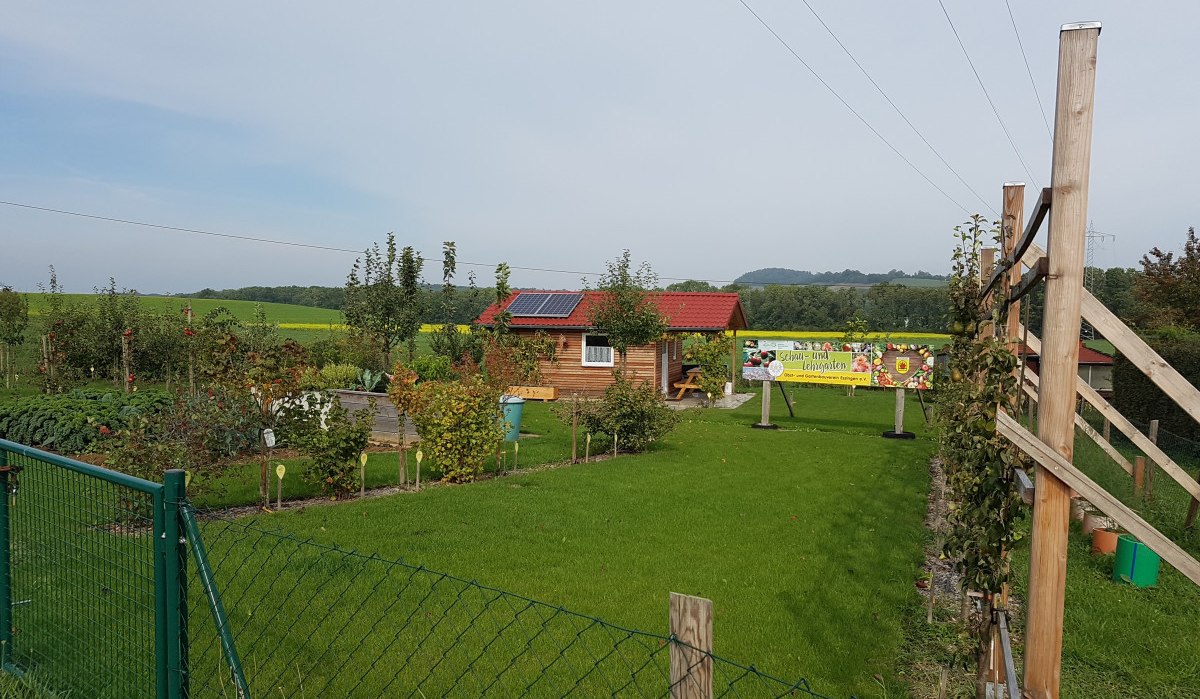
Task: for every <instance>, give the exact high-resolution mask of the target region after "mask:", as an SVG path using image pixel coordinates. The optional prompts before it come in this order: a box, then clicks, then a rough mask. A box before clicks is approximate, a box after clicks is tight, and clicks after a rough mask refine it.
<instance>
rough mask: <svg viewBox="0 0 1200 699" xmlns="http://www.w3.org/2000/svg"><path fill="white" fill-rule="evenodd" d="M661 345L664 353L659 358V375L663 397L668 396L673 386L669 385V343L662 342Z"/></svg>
mask: <svg viewBox="0 0 1200 699" xmlns="http://www.w3.org/2000/svg"><path fill="white" fill-rule="evenodd" d="M659 344H660V345H662V353H661V354H660V355H659V358H658V366H659V375H660V376H661V383H662V392H663V395H666V394H668V393H670V392H671V386H670V384H668V383H667V363H668V360H669V359H670V358H669V357H668V355H667V343H666V342H662V343H659Z"/></svg>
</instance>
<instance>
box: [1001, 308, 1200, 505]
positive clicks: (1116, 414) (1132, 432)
mask: <svg viewBox="0 0 1200 699" xmlns="http://www.w3.org/2000/svg"><path fill="white" fill-rule="evenodd" d="M1085 293H1086V292H1085ZM1022 327H1023V326H1022ZM1027 341H1028V343H1029V349H1030V350H1032V351H1034V352H1036V353H1037V354H1038V355H1039V356H1040V355H1041V353H1042V343H1041V341H1040V340H1038V337H1037V335H1033V334H1029V335H1028V337H1027ZM1026 378H1028V375H1027V376H1026ZM1075 390H1076V391H1077V392H1078V393H1079V395H1081V396H1083V399H1084V400H1086V401H1087V402H1088V403H1090V404H1091V406H1092V407H1093V408H1095V409H1096V410H1098V411H1099V412H1100V414H1101V415H1103V416H1104V417H1106V418H1108V420H1109V421H1110V422H1111V423H1112V425H1113V426H1114V427H1116V428H1117V430H1118V431H1119V432H1120V433H1121V434H1123V435H1125V436H1126V437H1127V438H1128V439H1129V441H1131V442H1133V445H1134V446H1135V447H1137V448H1138V450H1139V451H1141V452H1142V453H1143V454H1145V455H1146V456H1147V457H1149V458H1150V460H1151V461H1153V462H1154V463H1155V465H1157V466H1158V467H1159V468H1160V469H1162V470H1163V472H1164V473H1166V474H1167V475H1168V476H1170V477H1171V478H1172V479H1173V480H1174V481H1175V482H1176V483H1178V484H1179V485H1180V487H1182V488H1183V489H1184V490H1186V491H1188V492H1189V493H1191V494H1192V497H1194V498H1200V483H1197V482H1196V480H1194V479H1193V478H1192V477H1191V476H1189V475H1188V473H1187V471H1184V470H1183V468H1182V467H1181V466H1180V465H1179V464H1177V463H1175V462H1174V461H1173V460H1172V459H1171V457H1169V456H1167V455H1166V453H1165V452H1163V450H1162V449H1159V448H1158V445H1156V444H1155V443H1154V442H1151V441H1150V439H1149V438H1148V437H1146V435H1144V434H1142V432H1141V430H1139V429H1138V428H1137V427H1134V425H1133V423H1132V422H1130V421H1129V420H1127V419H1126V418H1125V416H1124V415H1122V414H1121V411H1119V410H1117V409H1116V408H1114V407H1113V406H1112V404H1111V403H1109V402H1108V401H1107V400H1105V399H1104V396H1102V395H1100V393H1099V392H1097V391H1096V389H1094V388H1092V387H1091V386H1089V385H1088V383H1087V381H1084V380H1083V377H1080V376H1077V377H1076V381H1075Z"/></svg>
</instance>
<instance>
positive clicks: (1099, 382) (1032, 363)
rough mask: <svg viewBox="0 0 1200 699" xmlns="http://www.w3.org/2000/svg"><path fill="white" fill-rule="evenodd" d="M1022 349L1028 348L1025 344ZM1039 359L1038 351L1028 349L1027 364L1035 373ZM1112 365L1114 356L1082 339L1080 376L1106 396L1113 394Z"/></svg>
mask: <svg viewBox="0 0 1200 699" xmlns="http://www.w3.org/2000/svg"><path fill="white" fill-rule="evenodd" d="M1021 349H1022V350H1026V348H1025V347H1024V346H1022V347H1021ZM1018 356H1019V355H1018ZM1038 359H1039V358H1038V354H1037V352H1034V351H1032V350H1026V353H1025V364H1026V366H1028V367H1029V369H1030V370H1031V371H1033V372H1034V373H1035V374H1036V373H1038V367H1039V364H1040V362H1039V361H1038ZM1112 367H1113V358H1112V357H1110V356H1108V355H1107V354H1104V353H1103V352H1098V351H1096V350H1094V349H1092V348H1091V347H1088V346H1087V345H1085V344H1083V341H1082V340H1081V341H1080V342H1079V376H1080V377H1081V378H1082V379H1083V380H1084V381H1087V382H1088V385H1089V386H1091V387H1092V388H1094V389H1096V390H1097V391H1098V392H1099V393H1101V394H1103V395H1105V396H1110V395H1112Z"/></svg>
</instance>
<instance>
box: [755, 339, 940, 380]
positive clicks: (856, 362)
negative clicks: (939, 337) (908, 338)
mask: <svg viewBox="0 0 1200 699" xmlns="http://www.w3.org/2000/svg"><path fill="white" fill-rule="evenodd" d="M742 378H744V379H747V380H750V381H797V382H801V383H819V384H835V385H841V386H879V387H885V388H914V389H918V390H924V389H927V388H932V387H933V350H931V349H930V348H929V346H928V345H911V344H906V343H902V344H894V343H890V342H888V343H883V342H878V343H875V342H863V343H857V342H856V343H842V342H837V341H833V340H830V341H823V340H768V339H760V340H743V341H742Z"/></svg>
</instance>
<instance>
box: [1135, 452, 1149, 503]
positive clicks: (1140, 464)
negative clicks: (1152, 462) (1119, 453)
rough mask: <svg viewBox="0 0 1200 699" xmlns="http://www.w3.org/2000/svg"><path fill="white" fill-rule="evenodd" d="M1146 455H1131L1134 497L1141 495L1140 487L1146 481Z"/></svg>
mask: <svg viewBox="0 0 1200 699" xmlns="http://www.w3.org/2000/svg"><path fill="white" fill-rule="evenodd" d="M1145 479H1146V457H1144V456H1141V455H1138V456H1135V457H1133V494H1134V496H1135V497H1139V498H1140V497H1141V496H1142V487H1143V486H1144V485H1145V483H1146V480H1145Z"/></svg>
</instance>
